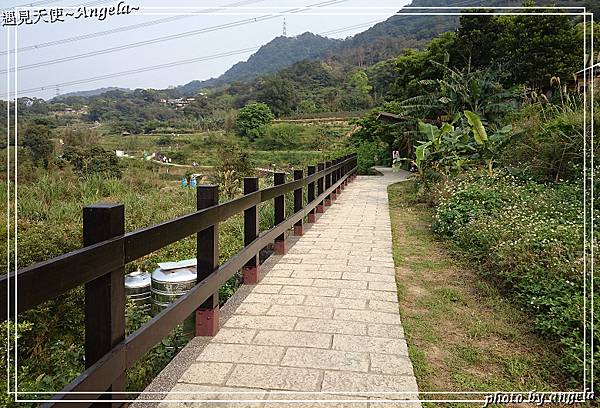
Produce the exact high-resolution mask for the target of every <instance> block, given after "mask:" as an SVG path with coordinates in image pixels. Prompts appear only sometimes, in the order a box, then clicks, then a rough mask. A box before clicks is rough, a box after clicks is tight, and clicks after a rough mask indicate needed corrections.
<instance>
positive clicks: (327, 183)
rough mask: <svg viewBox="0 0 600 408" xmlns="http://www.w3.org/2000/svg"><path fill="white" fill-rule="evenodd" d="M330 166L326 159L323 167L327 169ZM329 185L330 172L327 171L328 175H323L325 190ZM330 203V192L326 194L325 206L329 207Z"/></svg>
mask: <svg viewBox="0 0 600 408" xmlns="http://www.w3.org/2000/svg"><path fill="white" fill-rule="evenodd" d="M330 167H331V162H330V161H326V162H325V168H326V169H329V168H330ZM329 187H331V173H329V174H328V175H326V176H325V190H327V189H329ZM330 205H331V194H327V196H326V197H325V207H329V206H330Z"/></svg>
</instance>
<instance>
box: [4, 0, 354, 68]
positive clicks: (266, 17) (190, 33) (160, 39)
mask: <svg viewBox="0 0 600 408" xmlns="http://www.w3.org/2000/svg"><path fill="white" fill-rule="evenodd" d="M346 1H348V0H328V1H325V2H321V3H316V4H311V5H309V6H308V7H321V6H326V5H327V6H328V5H332V4H337V3H344V2H346ZM305 10H306V8H305V7H299V8H293V9H289V10H286V11H284V13H300V12H302V11H305ZM278 17H279V16H278V15H272V14H268V15H263V16H259V17H253V18H248V19H244V20H238V21H234V22H231V23H226V24H219V25H216V26H212V27H206V28H201V29H198V30H192V31H186V32H183V33H177V34H170V35H165V36H162V37H157V38H153V39H150V40H144V41H137V42H134V43H129V44H123V45H119V46H115V47H109V48H105V49H102V50H98V51H90V52H85V53H82V54H77V55H71V56H68V57H61V58H56V59H52V60H47V61H41V62H36V63H32V64H27V65H22V66H19V67H18V70H19V71H25V70H29V69H34V68H40V67H46V66H48V65H54V64H60V63H63V62H68V61H75V60H79V59H83V58H90V57H95V56H98V55H104V54H110V53H113V52H117V51H124V50H128V49H131V48H137V47H142V46H146V45H150V44H157V43H161V42H164V41H171V40H176V39H180V38H185V37H190V36H193V35H198V34H204V33H209V32H213V31H218V30H223V29H227V28H232V27H239V26H242V25H246V24H252V23H256V22H259V21H266V20H271V19H274V18H278ZM7 72H9V71H8V70H7V69H3V70H0V74H5V73H7ZM10 72H14V68H11V69H10Z"/></svg>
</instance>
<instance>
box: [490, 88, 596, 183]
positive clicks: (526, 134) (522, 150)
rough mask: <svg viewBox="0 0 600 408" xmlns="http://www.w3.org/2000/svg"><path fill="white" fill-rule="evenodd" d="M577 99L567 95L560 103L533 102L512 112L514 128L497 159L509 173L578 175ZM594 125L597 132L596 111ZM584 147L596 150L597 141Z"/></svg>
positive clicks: (580, 160) (580, 116)
mask: <svg viewBox="0 0 600 408" xmlns="http://www.w3.org/2000/svg"><path fill="white" fill-rule="evenodd" d="M577 99H578V100H573V98H572V97H571V96H568V97H567V100H566V101H565V103H564V104H563V105H553V104H542V103H535V104H532V105H529V106H527V107H526V108H525V109H523V110H522V111H521V112H519V114H518V115H515V116H514V117H513V118H512V119H513V126H514V128H515V129H516V130H517V132H516V134H515V137H514V139H513V143H511V147H510V149H507V150H506V151H505V152H504V153H503V154H502V155H501V157H500V160H501V162H502V163H503V164H504V165H505V166H507V167H509V168H510V170H511V172H513V174H516V175H519V176H521V177H525V178H527V177H533V178H534V179H536V180H538V181H542V182H547V181H559V180H569V179H576V178H577V177H579V175H580V174H581V173H582V172H583V158H584V156H583V153H584V150H583V147H584V146H583V133H584V132H583V123H584V121H583V119H584V117H583V109H582V100H581V99H580V98H577ZM596 107H597V102H596ZM596 112H597V111H596ZM588 120H589V116H588ZM594 125H595V129H594V130H595V132H599V131H600V115H599V114H598V113H596V117H595V120H594ZM588 149H590V150H591V149H594V153H595V154H600V151H599V149H598V144H594V145H588ZM588 151H589V150H588Z"/></svg>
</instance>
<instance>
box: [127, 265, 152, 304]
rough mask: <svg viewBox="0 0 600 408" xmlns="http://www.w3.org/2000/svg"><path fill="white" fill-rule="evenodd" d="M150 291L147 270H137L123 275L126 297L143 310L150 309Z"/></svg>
mask: <svg viewBox="0 0 600 408" xmlns="http://www.w3.org/2000/svg"><path fill="white" fill-rule="evenodd" d="M150 292H151V291H150V274H149V273H148V272H143V271H140V270H138V271H135V272H132V273H130V274H128V275H125V293H126V294H127V297H128V298H129V299H131V300H133V302H134V303H135V304H136V305H137V306H138V307H140V308H141V309H143V310H144V311H149V310H150V306H151V303H152V302H151V296H150Z"/></svg>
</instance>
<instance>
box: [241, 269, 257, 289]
mask: <svg viewBox="0 0 600 408" xmlns="http://www.w3.org/2000/svg"><path fill="white" fill-rule="evenodd" d="M242 274H243V276H244V285H256V284H257V283H258V282H260V266H250V267H248V266H245V267H244V269H243V271H242Z"/></svg>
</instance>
